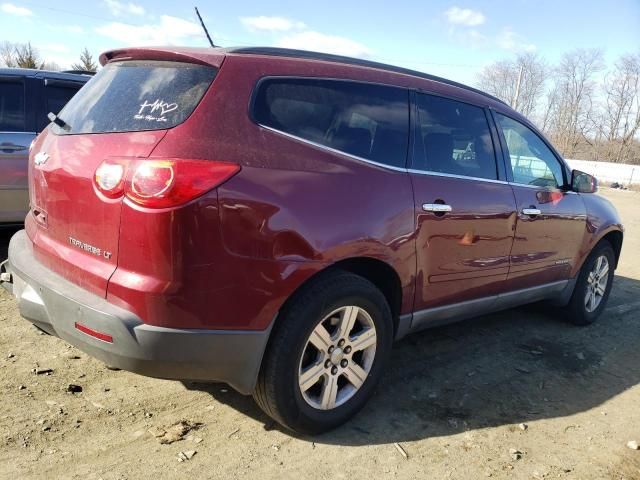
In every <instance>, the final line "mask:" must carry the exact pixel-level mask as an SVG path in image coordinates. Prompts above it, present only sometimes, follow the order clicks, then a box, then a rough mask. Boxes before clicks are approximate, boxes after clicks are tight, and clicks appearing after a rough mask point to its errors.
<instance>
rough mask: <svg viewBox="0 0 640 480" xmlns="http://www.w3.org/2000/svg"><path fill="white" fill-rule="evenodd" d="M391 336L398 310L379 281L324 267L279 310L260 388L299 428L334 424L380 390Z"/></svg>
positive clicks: (263, 398) (277, 415)
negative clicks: (393, 310)
mask: <svg viewBox="0 0 640 480" xmlns="http://www.w3.org/2000/svg"><path fill="white" fill-rule="evenodd" d="M392 340H393V323H392V320H391V311H390V309H389V305H388V304H387V301H386V299H385V297H384V295H383V294H382V293H381V292H380V290H378V289H377V288H376V287H375V285H373V284H372V283H371V282H369V281H368V280H367V279H365V278H363V277H360V276H358V275H354V274H352V273H348V272H344V271H339V270H336V271H333V272H327V273H325V274H322V276H321V277H319V278H318V279H316V280H315V281H312V283H311V284H309V285H307V286H305V287H303V289H302V290H301V291H300V292H298V293H297V294H296V295H295V296H294V297H293V298H292V299H291V300H290V301H289V302H288V303H287V305H286V307H284V308H283V310H282V311H281V312H280V314H279V315H278V319H277V321H276V325H275V327H274V329H273V331H272V332H271V338H270V340H269V345H268V347H267V351H266V353H265V357H264V359H263V362H262V367H261V370H260V374H259V377H258V383H257V385H256V390H255V392H254V394H253V396H254V398H255V400H256V402H257V403H258V405H259V406H260V407H261V408H262V410H264V411H265V412H266V413H267V414H268V415H269V416H271V417H272V418H274V419H275V420H277V421H278V422H280V423H281V424H282V425H284V426H285V427H287V428H289V429H291V430H294V431H296V432H300V433H308V434H316V433H321V432H324V431H327V430H330V429H332V428H335V427H337V426H339V425H341V424H342V423H344V422H346V421H347V420H348V419H349V418H350V417H352V416H353V415H355V414H356V413H357V412H358V410H360V409H361V408H362V406H364V404H365V403H366V401H367V400H368V398H369V397H370V396H371V395H372V394H373V391H374V389H375V386H376V384H377V383H378V381H379V379H380V376H381V374H382V370H383V367H384V365H385V364H386V362H387V360H388V357H389V354H390V352H391V343H392Z"/></svg>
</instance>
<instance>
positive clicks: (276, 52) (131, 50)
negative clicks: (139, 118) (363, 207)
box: [100, 47, 506, 105]
mask: <svg viewBox="0 0 640 480" xmlns="http://www.w3.org/2000/svg"><path fill="white" fill-rule="evenodd" d="M227 54H231V55H264V56H273V57H288V58H298V59H304V60H318V61H323V62H333V63H340V64H343V65H353V66H358V67H368V68H375V69H378V70H384V71H387V72H392V73H399V74H403V75H411V76H413V77H417V78H423V79H426V80H431V81H434V82H438V83H442V84H446V85H451V86H454V87H458V88H461V89H464V90H467V91H470V92H474V93H476V94H479V95H482V96H484V97H486V98H490V99H492V100H494V101H496V102H499V103H500V104H503V105H506V103H505V102H504V101H502V100H500V99H499V98H496V97H494V96H493V95H490V94H488V93H486V92H483V91H482V90H478V89H477V88H473V87H470V86H468V85H464V84H462V83H458V82H455V81H453V80H448V79H446V78H442V77H438V76H436V75H431V74H428V73H424V72H419V71H417V70H410V69H408V68H403V67H397V66H395V65H388V64H386V63H379V62H373V61H370V60H363V59H361V58H353V57H345V56H342V55H333V54H329V53H319V52H312V51H307V50H295V49H290V48H275V47H224V48H223V47H214V48H210V47H209V48H203V47H195V48H194V47H127V48H120V49H116V50H109V51H107V52H104V53H103V54H102V55H100V63H101V64H102V65H105V64H106V63H108V62H110V61H112V60H119V59H122V60H129V59H132V58H149V59H171V60H175V61H197V62H200V63H205V64H212V65H215V66H219V64H220V63H221V62H222V59H224V57H225V55H227Z"/></svg>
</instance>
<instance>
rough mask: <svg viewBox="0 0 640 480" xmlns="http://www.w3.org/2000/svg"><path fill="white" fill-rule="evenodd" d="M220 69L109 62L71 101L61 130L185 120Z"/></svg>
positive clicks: (121, 128) (125, 128)
mask: <svg viewBox="0 0 640 480" xmlns="http://www.w3.org/2000/svg"><path fill="white" fill-rule="evenodd" d="M216 73H217V69H216V68H213V67H206V66H202V65H194V64H190V63H178V62H160V61H138V60H136V61H122V62H114V63H109V64H107V65H106V66H105V67H104V68H103V69H101V70H100V71H99V72H98V73H97V74H96V76H95V77H93V78H92V79H91V80H89V82H88V83H87V84H86V85H85V86H84V87H83V88H82V89H81V90H80V91H79V92H78V93H77V94H76V95H75V96H74V97H73V98H72V99H71V100H70V101H69V103H67V105H66V106H65V107H64V109H63V110H62V111H61V112H60V114H59V116H60V118H61V119H62V120H63V121H64V122H65V123H66V124H68V125H69V129H68V130H63V129H62V128H60V127H58V126H57V125H54V127H53V128H54V131H55V132H56V133H58V134H75V133H107V132H136V131H142V130H161V129H167V128H172V127H175V126H176V125H179V124H180V123H182V122H184V121H185V120H186V119H187V118H188V117H189V115H191V113H192V112H193V110H194V109H195V108H196V106H197V105H198V103H199V102H200V100H201V99H202V97H203V96H204V93H205V92H206V91H207V89H208V88H209V85H211V82H212V81H213V79H214V77H215V75H216Z"/></svg>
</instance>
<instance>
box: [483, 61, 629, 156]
mask: <svg viewBox="0 0 640 480" xmlns="http://www.w3.org/2000/svg"><path fill="white" fill-rule="evenodd" d="M476 83H477V86H478V87H479V88H480V89H482V90H484V91H486V92H487V93H490V94H492V95H494V96H496V97H498V98H500V99H501V100H503V101H504V102H506V103H508V104H509V105H511V106H512V107H513V108H514V109H516V110H518V111H519V112H521V113H522V114H523V115H525V116H527V117H528V118H530V119H531V120H532V121H534V122H535V123H536V124H537V125H538V126H539V127H540V128H541V129H542V130H543V131H544V133H545V134H546V135H547V136H548V137H549V138H550V139H551V141H552V142H553V144H554V145H555V146H556V148H558V150H560V152H561V153H562V155H564V156H565V157H566V158H575V159H581V160H600V161H607V162H616V163H633V164H640V51H638V52H637V53H633V54H626V55H622V56H621V57H619V58H618V59H617V60H616V61H615V63H614V64H613V65H611V66H610V67H609V68H607V66H606V64H605V62H604V56H603V52H602V51H601V50H598V49H576V50H573V51H570V52H567V53H565V54H564V55H563V56H562V57H561V58H560V60H559V62H558V63H557V64H555V65H552V64H549V63H548V62H547V61H545V59H544V58H543V57H542V56H540V55H539V54H535V53H524V54H520V55H517V56H516V57H515V58H513V59H508V60H502V61H498V62H495V63H493V64H492V65H489V66H487V67H485V68H484V69H483V70H482V71H481V72H480V73H479V74H478V76H477V79H476Z"/></svg>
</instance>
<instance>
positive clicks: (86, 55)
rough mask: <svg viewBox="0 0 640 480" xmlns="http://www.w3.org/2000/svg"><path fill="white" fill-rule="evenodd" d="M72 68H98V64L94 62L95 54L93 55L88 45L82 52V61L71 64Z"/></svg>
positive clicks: (86, 69) (89, 69)
mask: <svg viewBox="0 0 640 480" xmlns="http://www.w3.org/2000/svg"><path fill="white" fill-rule="evenodd" d="M71 69H72V70H83V71H85V72H95V71H96V70H97V69H98V65H97V64H96V62H94V60H93V55H91V53H90V52H89V50H88V49H87V47H85V48H84V49H83V50H82V53H81V54H80V61H79V62H78V63H74V64H73V65H71Z"/></svg>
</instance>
